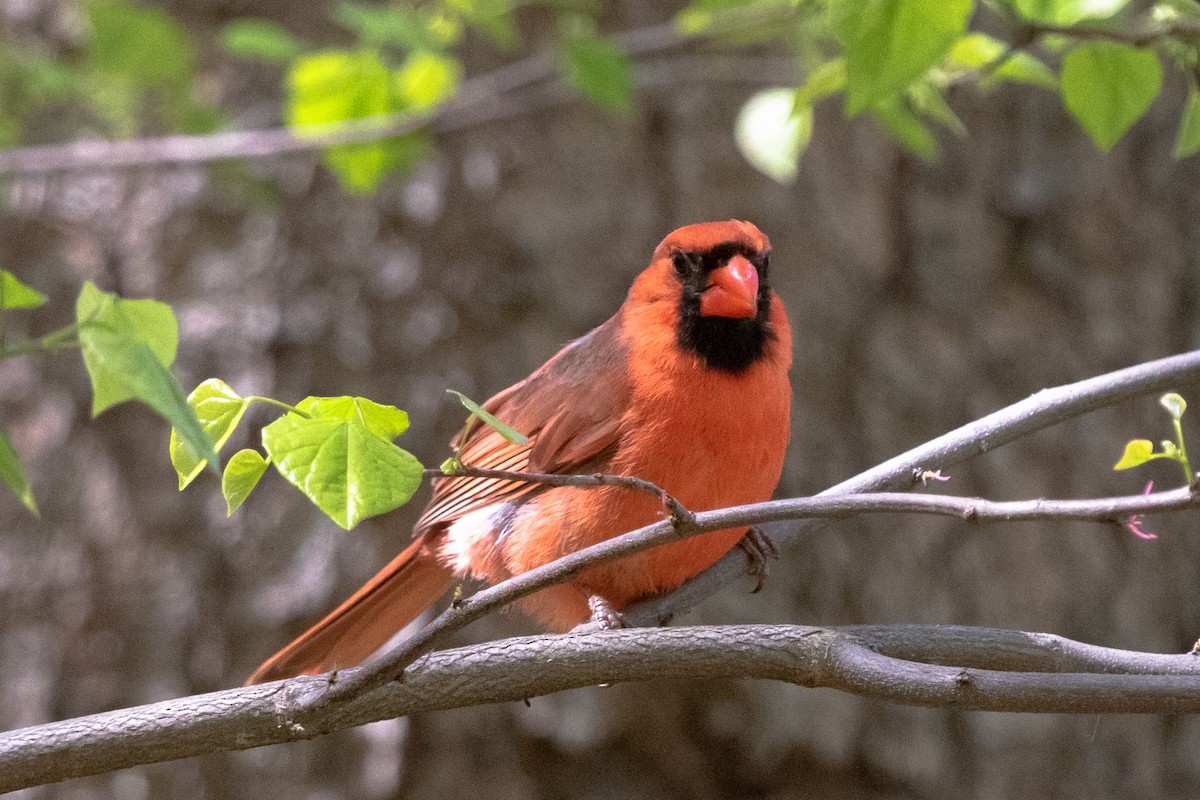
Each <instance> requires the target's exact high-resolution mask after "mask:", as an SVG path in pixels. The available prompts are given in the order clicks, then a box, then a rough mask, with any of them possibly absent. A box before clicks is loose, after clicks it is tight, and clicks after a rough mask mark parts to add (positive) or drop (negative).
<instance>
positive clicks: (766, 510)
mask: <svg viewBox="0 0 1200 800" xmlns="http://www.w3.org/2000/svg"><path fill="white" fill-rule="evenodd" d="M517 474H519V473H517ZM583 477H589V476H583ZM1197 506H1198V501H1197V498H1196V497H1195V496H1194V495H1193V494H1192V491H1191V490H1190V489H1189V488H1187V487H1185V488H1181V489H1175V490H1173V491H1170V492H1160V493H1158V494H1152V495H1143V494H1138V495H1132V496H1129V497H1116V498H1102V499H1098V500H1060V501H1051V500H1025V501H1016V502H1007V503H1006V502H993V501H986V500H980V499H978V498H968V497H949V496H942V495H911V494H900V493H877V494H867V495H857V496H826V497H801V498H794V499H790V500H773V501H769V502H765V503H754V504H751V505H744V506H737V507H733V508H725V509H719V510H716V511H703V512H699V513H695V514H694V516H693V518H692V525H691V529H690V530H689V531H686V532H680V531H679V530H678V529H677V528H676V527H675V526H674V525H673V524H672V523H671V522H656V523H654V524H651V525H647V526H645V527H643V528H639V529H638V530H636V531H631V532H629V533H626V534H622V535H620V536H616V537H613V538H612V539H608V540H606V541H603V542H600V543H599V544H595V545H592V546H591V547H586V548H584V549H582V550H578V551H576V552H574V553H570V554H568V555H566V556H563V557H562V558H560V559H558V560H556V561H553V562H551V563H549V564H546V565H544V566H541V567H538V568H536V569H532V570H530V571H528V572H525V573H522V574H520V575H517V576H515V577H513V578H510V579H508V580H506V581H503V582H501V583H498V584H496V585H495V586H491V587H488V588H486V589H483V590H481V591H479V592H477V593H476V594H474V595H472V596H471V597H468V598H464V599H462V600H459V601H457V602H455V603H453V604H451V605H450V607H448V608H447V609H446V610H445V611H443V612H442V613H441V614H440V615H438V617H437V618H435V619H434V620H433V621H432V622H430V623H429V624H428V625H426V626H425V627H424V628H422V629H421V630H420V631H418V632H417V633H415V634H413V636H412V637H410V638H409V639H407V640H405V641H404V642H402V643H401V644H399V645H397V646H396V647H395V648H393V649H392V650H389V651H387V652H386V653H385V654H384V655H383V656H382V657H381V658H380V659H379V660H377V661H375V662H373V663H372V664H371V665H370V666H369V667H367V668H365V669H361V670H357V671H354V672H352V673H350V674H349V675H341V674H339V675H337V676H336V680H331V681H330V682H329V684H328V691H326V692H324V693H323V694H318V695H314V696H312V697H311V698H310V702H311V705H308V706H306V708H305V710H306V712H315V711H317V710H318V709H321V708H327V707H330V706H335V705H338V704H341V703H344V702H346V701H347V700H350V699H353V698H355V697H357V696H359V695H361V694H363V693H366V692H370V691H373V690H375V689H377V688H379V687H380V686H382V685H383V684H385V683H387V682H388V681H390V680H393V679H394V678H395V677H396V676H398V675H400V674H401V673H402V672H403V670H404V668H405V667H407V666H408V665H409V664H411V663H413V662H414V661H415V660H416V659H418V658H420V657H421V656H422V655H424V654H426V653H428V652H429V651H430V650H432V649H433V646H434V645H435V644H436V642H437V641H439V640H441V639H443V638H444V637H445V636H447V635H448V634H450V633H452V632H454V631H458V630H461V629H462V628H464V627H466V626H467V625H469V624H470V623H472V622H474V621H475V620H477V619H479V618H480V617H483V616H484V615H486V614H488V613H490V612H492V611H494V610H496V609H498V608H501V607H502V606H505V605H508V604H510V603H512V602H514V601H516V600H519V599H521V598H522V597H526V596H528V595H530V594H532V593H534V592H536V591H540V590H541V589H545V588H546V587H548V586H553V585H555V584H558V583H563V582H565V581H568V580H570V579H571V578H573V577H575V576H577V575H578V574H579V573H580V572H582V571H583V570H584V569H587V568H589V567H593V566H596V565H597V564H601V563H604V562H607V561H613V560H615V559H618V558H623V557H625V556H630V555H633V554H634V553H639V552H641V551H643V550H648V549H650V548H651V547H655V546H657V545H660V544H665V543H667V542H671V541H677V540H678V539H679V538H681V537H690V536H697V535H700V534H703V533H711V532H713V531H719V530H727V529H729V528H739V527H743V526H746V525H755V524H760V523H765V522H778V521H781V520H799V519H815V518H826V519H829V518H845V517H850V516H856V515H859V514H868V513H897V512H901V513H919V514H939V515H947V516H955V517H959V518H961V519H964V520H969V521H972V522H981V521H984V520H1003V521H1015V520H1030V519H1072V520H1091V521H1097V522H1116V521H1117V520H1118V519H1120V518H1121V517H1126V516H1129V515H1130V514H1135V513H1138V514H1145V513H1151V512H1155V511H1179V510H1183V509H1187V508H1196V507H1197Z"/></svg>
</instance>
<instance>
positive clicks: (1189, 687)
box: [0, 625, 1200, 792]
mask: <svg viewBox="0 0 1200 800" xmlns="http://www.w3.org/2000/svg"><path fill="white" fill-rule="evenodd" d="M926 646H927V647H926ZM914 649H916V650H918V651H920V650H928V651H929V652H930V653H932V654H933V655H934V656H935V658H936V659H937V660H940V661H941V663H928V662H926V663H922V662H918V661H914V660H911V658H910V656H912V655H913V650H914ZM996 653H998V654H999V655H996ZM931 660H933V659H931ZM1118 673H1119V674H1118ZM1197 675H1200V658H1197V657H1195V656H1191V655H1160V654H1151V653H1129V652H1124V651H1118V650H1106V649H1105V648H1096V647H1092V646H1090V645H1084V644H1081V643H1078V642H1071V641H1069V640H1065V639H1061V638H1060V637H1057V636H1048V635H1046V634H1029V633H1017V632H1014V631H999V630H991V629H984V628H961V627H943V626H899V627H887V626H866V627H856V628H845V629H822V628H810V627H804V626H796V625H746V626H712V627H683V628H663V629H656V630H621V631H601V632H589V633H572V634H565V635H560V636H530V637H521V638H515V639H504V640H501V641H494V642H486V643H483V644H477V645H472V646H470V647H463V648H457V649H453V650H446V651H442V652H438V653H433V654H430V655H428V656H426V657H425V658H423V659H421V660H420V661H418V662H417V663H415V664H412V665H410V666H409V667H408V668H407V669H406V670H405V671H404V675H403V679H402V680H400V681H396V682H392V683H390V684H387V685H386V686H384V687H382V688H380V689H378V690H376V691H374V692H372V693H370V694H367V695H363V696H360V697H358V698H357V699H355V700H353V701H351V702H349V703H347V704H345V705H344V706H340V707H339V708H338V713H337V714H336V715H334V716H331V715H312V714H306V712H304V711H303V709H304V707H305V705H306V704H307V699H308V698H309V697H311V696H312V695H313V694H319V693H321V691H322V690H323V688H324V686H325V680H324V679H323V678H319V677H317V678H299V679H292V680H288V681H284V682H277V683H271V684H265V685H262V686H253V687H248V688H239V689H231V690H227V691H223V692H215V693H212V694H206V695H197V696H195V697H188V698H183V699H180V700H168V701H165V702H161V703H154V704H151V705H146V706H140V707H137V708H131V709H124V710H121V711H111V712H107V713H103V714H96V715H92V716H88V717H81V718H78V719H73V720H67V721H65V722H55V723H50V724H48V725H40V726H36V727H31V728H24V729H21V730H18V731H13V732H11V733H8V734H5V735H2V736H0V792H6V791H12V790H14V789H19V788H24V787H28V786H35V785H39V784H43V783H49V782H53V781H59V780H65V779H67V778H74V777H80V776H83V775H92V774H96V773H99V772H106V771H109V770H114V769H121V768H124V767H131V766H136V765H139V764H148V763H154V762H158V761H165V760H170V759H177V758H186V757H189V756H196V755H202V754H204V753H212V752H217V751H221V750H231V749H247V748H250V747H260V746H263V745H267V744H277V743H282V742H291V741H297V740H301V739H311V738H314V737H316V736H320V735H322V734H325V733H329V732H331V731H334V730H340V729H344V728H348V727H352V726H355V725H363V724H366V723H369V722H374V721H377V720H381V719H391V718H394V717H398V716H404V715H408V714H413V713H417V712H420V711H431V710H439V709H448V708H460V707H464V706H471V705H479V704H483V703H497V702H506V701H514V700H523V699H526V698H531V697H536V696H539V695H543V694H548V693H551V692H557V691H562V690H565V689H572V688H578V687H583V686H595V685H599V684H611V683H620V682H627V681H641V680H651V679H656V678H688V679H696V678H760V679H770V680H779V681H785V682H789V683H794V684H797V685H800V686H806V687H826V688H833V689H840V690H842V691H847V692H851V693H854V694H859V695H863V696H867V697H875V698H883V699H887V700H891V701H893V702H898V703H904V704H908V705H917V706H927V707H942V708H955V709H959V710H1003V711H1030V712H1041V713H1086V714H1098V713H1196V712H1200V681H1197V680H1196V676H1197Z"/></svg>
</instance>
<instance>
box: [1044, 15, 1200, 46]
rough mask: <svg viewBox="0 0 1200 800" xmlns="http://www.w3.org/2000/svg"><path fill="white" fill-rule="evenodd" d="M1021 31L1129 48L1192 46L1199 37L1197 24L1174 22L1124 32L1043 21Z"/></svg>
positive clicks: (1199, 28) (1182, 21) (1199, 30)
mask: <svg viewBox="0 0 1200 800" xmlns="http://www.w3.org/2000/svg"><path fill="white" fill-rule="evenodd" d="M1021 28H1022V29H1024V30H1026V31H1028V32H1029V33H1031V34H1033V35H1034V36H1047V35H1058V36H1067V37H1070V38H1072V39H1093V40H1095V39H1100V40H1105V41H1110V42H1118V43H1120V44H1127V45H1129V46H1130V47H1148V46H1150V45H1152V44H1155V43H1157V42H1161V41H1162V40H1164V39H1176V40H1178V41H1181V42H1183V43H1185V44H1193V43H1195V41H1196V39H1198V38H1200V24H1198V23H1196V22H1193V21H1191V20H1176V21H1175V22H1173V23H1171V24H1170V25H1160V26H1156V27H1152V28H1147V29H1145V30H1142V31H1124V30H1121V29H1119V28H1101V27H1097V26H1094V25H1054V24H1051V23H1043V22H1028V21H1025V20H1022V21H1021Z"/></svg>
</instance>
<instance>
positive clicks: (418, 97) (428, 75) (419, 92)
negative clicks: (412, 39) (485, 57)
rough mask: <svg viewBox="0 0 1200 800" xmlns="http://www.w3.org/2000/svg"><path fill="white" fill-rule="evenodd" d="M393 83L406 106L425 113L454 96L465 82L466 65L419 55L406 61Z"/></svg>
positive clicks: (432, 54)
mask: <svg viewBox="0 0 1200 800" xmlns="http://www.w3.org/2000/svg"><path fill="white" fill-rule="evenodd" d="M393 80H394V81H395V87H396V91H397V92H398V93H399V95H400V97H402V98H403V99H404V101H405V105H407V106H408V107H410V108H412V109H414V110H416V111H423V110H426V109H429V108H433V107H434V106H437V105H439V104H440V103H442V102H444V101H446V100H448V99H450V98H451V97H453V96H454V93H455V92H457V91H458V85H459V83H460V82H461V81H462V64H460V63H459V62H458V61H457V60H456V59H453V58H449V57H447V56H440V55H437V54H436V53H431V52H428V51H422V52H417V53H413V54H412V55H411V56H409V57H408V59H407V60H405V62H404V64H403V65H402V66H401V67H400V69H399V70H397V71H396V73H395V75H394V77H393Z"/></svg>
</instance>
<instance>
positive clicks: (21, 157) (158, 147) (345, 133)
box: [0, 10, 778, 175]
mask: <svg viewBox="0 0 1200 800" xmlns="http://www.w3.org/2000/svg"><path fill="white" fill-rule="evenodd" d="M769 13H772V14H777V13H778V12H777V11H775V10H772V11H771V12H769ZM763 19H764V15H762V14H759V15H753V18H752V19H749V20H740V21H736V22H733V23H731V24H732V27H733V28H735V29H744V28H745V27H747V26H748V25H749V24H761V23H762V21H763ZM700 38H703V35H702V34H684V33H680V31H679V30H678V29H677V28H676V26H675V24H674V23H673V22H667V23H662V24H658V25H650V26H646V27H644V28H637V29H634V30H631V31H626V32H624V33H621V34H617V35H615V36H613V37H612V40H613V42H614V43H616V44H617V46H618V47H620V48H621V49H622V50H623V51H624V52H625V54H626V55H628V56H630V57H631V58H638V57H642V56H647V55H651V54H656V53H662V52H666V51H669V50H672V49H674V48H676V47H680V46H682V45H685V44H687V43H689V42H692V41H695V40H697V39H700ZM558 72H559V63H558V61H557V59H556V58H554V57H553V56H551V55H549V54H545V53H539V54H537V55H533V56H529V57H527V58H524V59H522V60H520V61H517V62H514V63H512V64H509V65H507V66H504V67H501V68H499V69H497V70H494V71H492V72H489V73H486V74H484V75H479V76H476V77H474V78H469V79H467V80H465V81H463V83H462V85H461V86H460V87H459V91H458V93H457V94H456V95H455V96H454V97H453V98H451V99H450V100H448V101H446V102H445V103H443V104H442V105H440V106H438V107H437V108H435V109H430V110H428V111H424V112H410V111H405V112H401V113H397V114H384V115H378V116H373V117H365V118H361V119H354V120H346V121H344V122H339V123H334V124H330V125H320V126H307V127H305V128H303V129H298V128H289V127H282V128H267V129H260V130H248V131H222V132H220V133H211V134H197V135H182V134H181V135H172V136H155V137H148V138H143V139H125V140H119V141H106V140H100V139H97V140H90V141H75V142H67V143H64V144H50V145H33V146H26V147H14V148H9V149H7V150H0V175H49V174H54V173H61V172H87V171H110V170H118V169H129V168H134V167H153V166H165V165H171V164H176V165H178V164H202V163H207V162H210V161H220V160H225V159H241V158H263V157H268V156H282V155H290V154H295V153H307V152H312V151H315V150H323V149H325V148H328V147H334V146H337V145H345V144H362V143H364V142H373V141H379V140H381V139H387V138H392V137H396V136H403V135H404V134H407V133H412V132H414V131H417V130H423V129H426V128H436V129H442V130H457V129H460V128H463V127H467V126H469V125H478V124H481V123H484V122H490V121H494V120H497V119H505V118H508V117H510V116H513V115H514V114H518V113H522V112H524V111H526V110H528V109H529V108H540V107H542V106H544V105H545V104H546V103H547V102H554V101H558V100H562V99H565V98H568V97H573V96H576V95H575V94H574V93H571V92H568V91H566V89H565V87H563V86H562V85H561V84H560V83H558V82H557V81H554V85H553V86H546V85H544V84H547V83H549V82H551V81H553V79H554V78H556V76H557V75H558ZM522 97H524V98H525V101H522V100H521V99H520V98H522Z"/></svg>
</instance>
